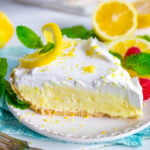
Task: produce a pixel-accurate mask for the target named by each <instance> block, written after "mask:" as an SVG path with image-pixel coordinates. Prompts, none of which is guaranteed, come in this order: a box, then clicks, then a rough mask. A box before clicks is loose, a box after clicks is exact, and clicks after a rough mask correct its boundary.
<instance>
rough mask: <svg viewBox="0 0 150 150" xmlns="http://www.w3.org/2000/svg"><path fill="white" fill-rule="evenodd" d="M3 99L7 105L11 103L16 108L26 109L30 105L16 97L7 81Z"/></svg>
mask: <svg viewBox="0 0 150 150" xmlns="http://www.w3.org/2000/svg"><path fill="white" fill-rule="evenodd" d="M5 99H6V101H7V103H8V104H9V105H13V106H14V107H16V108H20V109H27V108H29V107H30V105H29V104H28V103H27V102H25V101H21V100H19V99H18V97H17V95H16V94H15V93H14V91H13V90H12V88H11V86H10V84H9V82H8V81H6V92H5Z"/></svg>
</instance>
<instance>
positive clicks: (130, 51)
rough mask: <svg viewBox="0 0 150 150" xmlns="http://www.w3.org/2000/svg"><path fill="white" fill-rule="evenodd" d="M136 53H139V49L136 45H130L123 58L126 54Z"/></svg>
mask: <svg viewBox="0 0 150 150" xmlns="http://www.w3.org/2000/svg"><path fill="white" fill-rule="evenodd" d="M138 53H141V50H140V49H139V48H138V47H130V48H129V49H128V50H127V52H126V54H125V57H124V58H126V57H127V56H130V55H134V54H138Z"/></svg>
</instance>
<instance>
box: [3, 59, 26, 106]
mask: <svg viewBox="0 0 150 150" xmlns="http://www.w3.org/2000/svg"><path fill="white" fill-rule="evenodd" d="M7 68H8V64H7V59H6V58H0V98H1V97H2V96H3V95H4V97H5V99H6V100H7V102H8V104H10V105H13V106H14V107H17V108H20V109H26V108H29V104H28V103H27V102H24V101H21V100H19V99H18V97H17V95H16V94H15V93H14V91H13V90H12V88H11V85H10V83H9V82H8V81H7V80H5V76H6V73H7Z"/></svg>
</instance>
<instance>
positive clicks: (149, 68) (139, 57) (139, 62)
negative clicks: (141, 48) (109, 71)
mask: <svg viewBox="0 0 150 150" xmlns="http://www.w3.org/2000/svg"><path fill="white" fill-rule="evenodd" d="M124 67H126V68H128V69H132V70H134V71H135V72H136V73H138V74H139V75H142V76H144V75H150V54H149V53H139V54H136V55H130V56H128V57H126V59H125V61H124Z"/></svg>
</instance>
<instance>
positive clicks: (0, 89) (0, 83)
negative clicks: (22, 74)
mask: <svg viewBox="0 0 150 150" xmlns="http://www.w3.org/2000/svg"><path fill="white" fill-rule="evenodd" d="M5 83H6V82H5V79H3V78H0V98H1V97H2V96H3V94H4V93H5V87H6V86H5Z"/></svg>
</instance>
